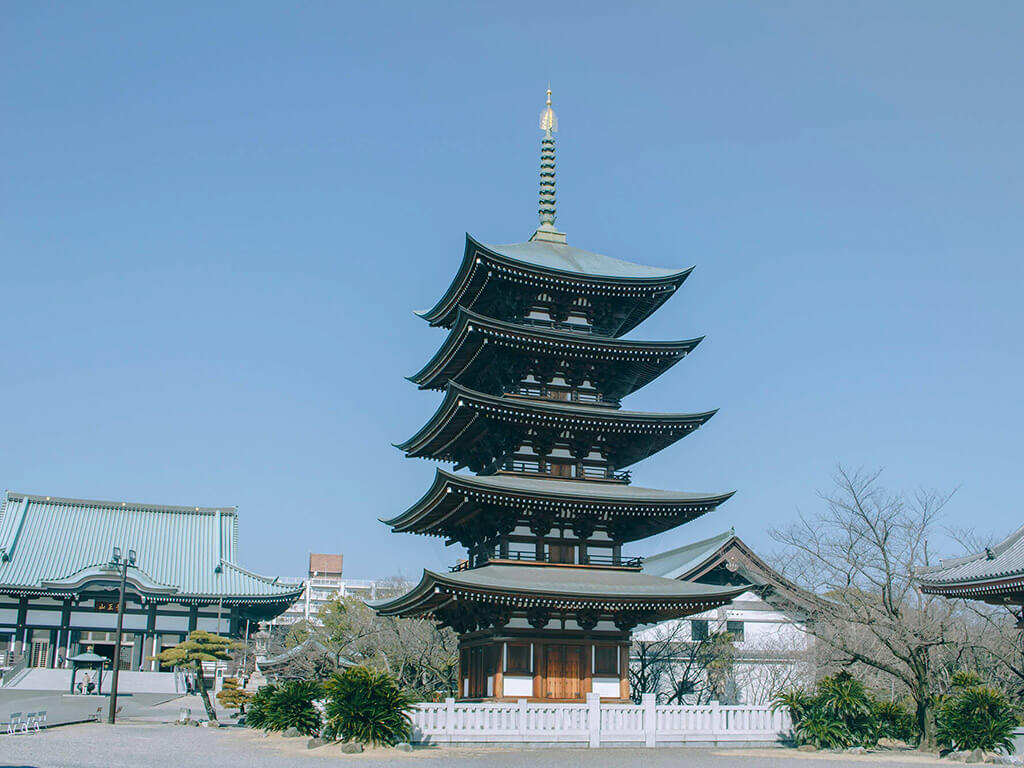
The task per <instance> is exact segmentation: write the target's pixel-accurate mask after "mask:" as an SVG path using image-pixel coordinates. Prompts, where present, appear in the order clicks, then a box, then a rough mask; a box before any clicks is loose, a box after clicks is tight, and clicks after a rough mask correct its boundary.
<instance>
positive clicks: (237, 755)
mask: <svg viewBox="0 0 1024 768" xmlns="http://www.w3.org/2000/svg"><path fill="white" fill-rule="evenodd" d="M306 743H307V740H306V739H304V738H298V739H285V738H282V737H281V736H278V735H272V736H263V734H262V733H260V732H259V731H253V730H250V729H245V728H218V729H209V728H191V727H184V726H175V725H157V724H152V723H130V722H126V723H124V724H120V725H116V726H108V725H100V724H92V723H90V724H87V725H71V726H67V727H65V728H57V729H54V730H52V731H47V732H44V733H40V734H37V735H30V736H0V764H3V765H5V766H33V767H34V768H150V767H152V768H165V767H167V766H179V765H188V764H192V763H194V764H196V765H202V766H203V768H238V767H239V766H244V767H245V768H329V766H333V765H338V764H351V765H353V766H358V767H359V768H385V767H387V768H394V767H395V766H397V767H398V768H402V767H403V766H407V768H449V767H450V766H456V767H457V768H459V767H461V766H465V768H527V767H528V766H551V767H552V768H576V767H577V766H593V767H594V768H619V767H621V768H732V767H733V766H743V767H746V766H749V767H750V768H785V767H787V766H796V768H835V767H836V766H859V767H861V768H870V767H871V766H875V767H877V768H898V767H901V766H926V765H932V766H939V765H944V764H946V765H948V763H943V762H941V761H939V760H937V759H935V758H930V757H927V756H922V755H918V754H916V753H906V754H899V755H893V754H891V753H890V754H869V755H863V756H862V755H826V754H811V753H804V752H797V751H795V750H789V749H731V750H730V749H632V748H631V749H601V750H584V749H482V748H479V749H478V748H462V749H442V748H424V749H416V750H415V751H413V752H412V753H405V752H399V751H397V750H394V749H387V750H374V751H369V752H365V753H363V754H360V755H346V754H342V753H341V751H340V749H339V748H338V746H337V745H329V746H325V747H320V748H317V749H313V750H309V749H307V748H306Z"/></svg>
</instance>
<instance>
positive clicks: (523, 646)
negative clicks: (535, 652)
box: [505, 643, 533, 675]
mask: <svg viewBox="0 0 1024 768" xmlns="http://www.w3.org/2000/svg"><path fill="white" fill-rule="evenodd" d="M507 648H508V659H507V662H506V666H505V671H506V672H508V673H509V674H510V675H529V674H530V673H532V672H533V670H532V669H530V646H529V645H528V644H527V643H509V644H508V646H507Z"/></svg>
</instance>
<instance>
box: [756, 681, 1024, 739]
mask: <svg viewBox="0 0 1024 768" xmlns="http://www.w3.org/2000/svg"><path fill="white" fill-rule="evenodd" d="M772 706H773V709H779V708H782V707H785V708H788V709H789V712H790V716H791V717H792V719H793V737H794V740H795V741H796V743H797V745H798V746H800V745H804V744H810V745H812V746H814V747H817V748H818V749H845V748H847V747H851V746H864V747H870V746H874V745H876V744H877V743H878V741H879V740H880V739H883V738H888V739H899V740H901V741H904V742H907V743H908V744H915V743H917V742H918V741H920V732H919V729H918V726H917V722H916V720H915V718H914V716H913V715H912V714H911V713H910V712H909V711H908V710H907V707H906V706H904V704H903V703H902V702H899V701H883V700H879V699H877V698H875V696H873V695H872V693H871V692H870V691H869V690H868V689H867V688H866V687H865V686H864V684H863V683H862V682H860V681H859V680H857V679H856V678H854V677H853V676H852V675H850V674H849V673H848V672H839V673H838V674H835V675H832V676H830V677H825V678H822V679H821V680H820V681H819V682H818V684H817V686H816V687H815V689H814V690H811V691H806V690H803V689H791V690H788V691H785V692H783V693H781V694H779V695H778V696H777V697H776V698H775V701H774V702H773V705H772ZM1017 723H1018V718H1017V715H1016V713H1015V711H1014V709H1013V707H1012V705H1011V704H1010V702H1009V700H1008V699H1007V697H1006V695H1005V694H1004V693H1002V691H999V690H998V689H996V688H993V687H992V686H989V685H986V684H985V683H984V681H983V680H982V679H981V678H980V677H978V676H977V675H974V674H973V673H957V674H955V675H953V679H952V684H951V689H950V692H949V693H948V694H946V695H945V696H942V697H941V699H940V701H939V706H938V713H937V717H936V725H937V737H938V740H939V743H940V744H941V745H943V746H945V747H947V748H954V749H958V750H972V749H977V748H980V749H984V750H992V751H994V750H1000V749H1001V750H1003V751H1005V752H1013V731H1014V729H1015V728H1016V727H1017Z"/></svg>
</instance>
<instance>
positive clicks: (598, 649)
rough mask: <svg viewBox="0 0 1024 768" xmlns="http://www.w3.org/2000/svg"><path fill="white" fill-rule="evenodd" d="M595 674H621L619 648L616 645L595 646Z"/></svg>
mask: <svg viewBox="0 0 1024 768" xmlns="http://www.w3.org/2000/svg"><path fill="white" fill-rule="evenodd" d="M594 674H595V675H617V674H619V648H618V646H616V645H595V646H594Z"/></svg>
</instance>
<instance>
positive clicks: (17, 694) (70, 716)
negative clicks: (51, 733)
mask: <svg viewBox="0 0 1024 768" xmlns="http://www.w3.org/2000/svg"><path fill="white" fill-rule="evenodd" d="M193 699H194V700H195V701H194V702H193V701H192V700H193ZM176 701H177V702H183V703H184V706H190V707H192V709H193V711H194V712H196V713H197V714H198V713H199V712H201V711H202V709H203V705H202V704H201V703H200V702H199V698H198V697H196V696H189V697H184V696H174V695H173V694H172V695H168V694H164V693H134V694H131V695H130V696H126V695H124V694H120V695H119V696H118V697H117V706H118V708H119V709H120V710H121V713H122V715H124V716H129V717H131V716H136V717H146V716H153V715H156V716H157V717H159V719H160V720H161V721H163V720H167V721H171V720H175V719H176V718H177V707H175V706H173V702H176ZM109 707H110V698H109V697H108V696H72V695H70V694H65V693H58V692H55V691H23V690H19V689H17V688H13V689H11V688H7V689H0V723H2V724H3V725H2V727H0V732H6V730H7V722H8V719H9V717H10V715H11V713H12V712H21V713H22V715H25V714H27V713H29V712H39V711H40V710H45V711H46V722H47V725H60V724H62V723H77V722H81V721H82V720H88V719H91V718H93V717H95V716H96V714H97V710H99V714H100V715H102V717H103V718H104V719H105V718H106V716H107V711H108V709H109ZM197 707H198V708H197ZM219 716H220V715H218V717H219ZM0 765H2V763H0Z"/></svg>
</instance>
